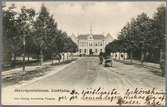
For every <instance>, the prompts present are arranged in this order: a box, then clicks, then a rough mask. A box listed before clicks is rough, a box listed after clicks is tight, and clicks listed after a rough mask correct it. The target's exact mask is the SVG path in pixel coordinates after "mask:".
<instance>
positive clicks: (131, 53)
mask: <svg viewBox="0 0 167 107" xmlns="http://www.w3.org/2000/svg"><path fill="white" fill-rule="evenodd" d="M132 59H133V52H132V50H130V63H131V64H132V63H133V60H132Z"/></svg>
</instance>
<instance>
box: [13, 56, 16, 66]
mask: <svg viewBox="0 0 167 107" xmlns="http://www.w3.org/2000/svg"><path fill="white" fill-rule="evenodd" d="M12 58H13V60H12V66H13V67H16V54H15V53H13V54H12Z"/></svg>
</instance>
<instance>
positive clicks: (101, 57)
mask: <svg viewBox="0 0 167 107" xmlns="http://www.w3.org/2000/svg"><path fill="white" fill-rule="evenodd" d="M99 60H100V63H99V64H103V52H100V53H99Z"/></svg>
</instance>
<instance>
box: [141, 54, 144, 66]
mask: <svg viewBox="0 0 167 107" xmlns="http://www.w3.org/2000/svg"><path fill="white" fill-rule="evenodd" d="M140 61H141V64H143V62H144V52H143V51H141V59H140Z"/></svg>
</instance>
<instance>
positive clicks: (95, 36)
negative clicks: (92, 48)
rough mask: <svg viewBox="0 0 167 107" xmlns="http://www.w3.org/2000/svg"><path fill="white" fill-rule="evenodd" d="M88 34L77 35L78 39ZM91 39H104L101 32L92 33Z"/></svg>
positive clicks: (85, 37) (86, 37) (86, 36)
mask: <svg viewBox="0 0 167 107" xmlns="http://www.w3.org/2000/svg"><path fill="white" fill-rule="evenodd" d="M88 36H89V34H86V35H78V39H85V40H86V39H88ZM92 36H93V39H100V40H101V39H104V38H105V37H104V35H101V34H93V35H92Z"/></svg>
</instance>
